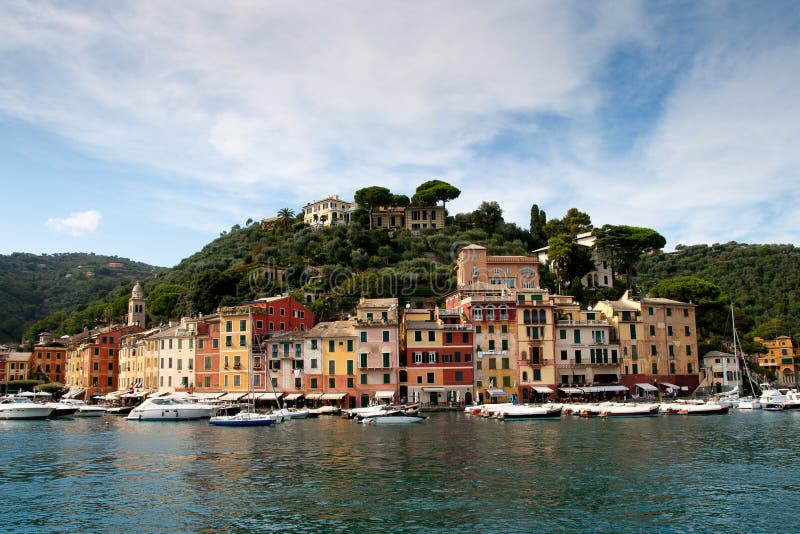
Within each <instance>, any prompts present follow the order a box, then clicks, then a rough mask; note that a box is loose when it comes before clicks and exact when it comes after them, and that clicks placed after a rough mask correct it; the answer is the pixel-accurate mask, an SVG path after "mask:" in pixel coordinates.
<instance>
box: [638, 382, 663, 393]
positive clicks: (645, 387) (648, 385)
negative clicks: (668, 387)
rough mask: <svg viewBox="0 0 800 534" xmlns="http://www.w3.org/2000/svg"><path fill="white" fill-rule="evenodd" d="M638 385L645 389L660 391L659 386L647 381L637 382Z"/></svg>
mask: <svg viewBox="0 0 800 534" xmlns="http://www.w3.org/2000/svg"><path fill="white" fill-rule="evenodd" d="M636 387H637V388H640V389H643V390H644V391H658V388H657V387H655V386H654V385H653V384H647V383H645V382H637V383H636Z"/></svg>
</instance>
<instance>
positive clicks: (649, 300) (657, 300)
mask: <svg viewBox="0 0 800 534" xmlns="http://www.w3.org/2000/svg"><path fill="white" fill-rule="evenodd" d="M642 304H669V305H670V306H694V304H692V303H687V302H681V301H679V300H672V299H665V298H660V297H644V298H643V299H642Z"/></svg>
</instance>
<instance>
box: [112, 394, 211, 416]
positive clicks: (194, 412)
mask: <svg viewBox="0 0 800 534" xmlns="http://www.w3.org/2000/svg"><path fill="white" fill-rule="evenodd" d="M215 411H216V408H215V407H214V406H211V405H210V404H200V403H196V402H187V401H185V400H182V399H176V398H172V397H156V398H153V399H147V400H146V401H144V402H143V403H141V404H140V405H139V406H137V407H136V408H134V409H133V410H131V412H130V413H129V414H128V415H127V416H125V419H127V420H128V421H190V420H192V419H207V418H210V417H212V416H213V415H214V413H215Z"/></svg>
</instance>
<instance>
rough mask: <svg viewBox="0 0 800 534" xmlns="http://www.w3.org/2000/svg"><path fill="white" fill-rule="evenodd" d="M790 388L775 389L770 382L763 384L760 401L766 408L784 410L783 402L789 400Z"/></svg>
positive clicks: (762, 406)
mask: <svg viewBox="0 0 800 534" xmlns="http://www.w3.org/2000/svg"><path fill="white" fill-rule="evenodd" d="M787 393H789V390H788V389H775V388H773V387H772V386H770V385H769V384H761V397H759V399H758V401H759V402H760V403H761V408H763V409H764V410H783V403H784V402H786V401H787V400H789V397H787V396H786V394H787Z"/></svg>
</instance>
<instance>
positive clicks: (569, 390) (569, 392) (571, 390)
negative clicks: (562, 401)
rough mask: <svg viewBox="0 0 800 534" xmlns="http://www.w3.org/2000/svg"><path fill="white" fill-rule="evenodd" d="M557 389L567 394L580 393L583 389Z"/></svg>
mask: <svg viewBox="0 0 800 534" xmlns="http://www.w3.org/2000/svg"><path fill="white" fill-rule="evenodd" d="M558 390H559V391H560V392H562V393H566V394H567V395H582V394H583V390H580V389H578V388H558Z"/></svg>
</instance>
